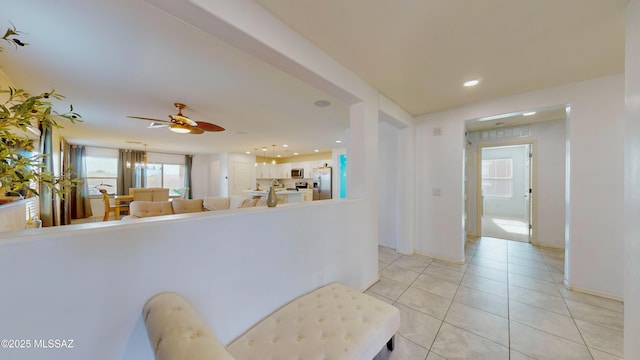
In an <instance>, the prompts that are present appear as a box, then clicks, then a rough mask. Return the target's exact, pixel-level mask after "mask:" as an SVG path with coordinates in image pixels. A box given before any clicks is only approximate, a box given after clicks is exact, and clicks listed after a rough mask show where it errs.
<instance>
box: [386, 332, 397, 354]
mask: <svg viewBox="0 0 640 360" xmlns="http://www.w3.org/2000/svg"><path fill="white" fill-rule="evenodd" d="M395 338H396V336H395V335H393V336H392V337H391V339H389V341H387V349H389V351H393V348H394V347H395Z"/></svg>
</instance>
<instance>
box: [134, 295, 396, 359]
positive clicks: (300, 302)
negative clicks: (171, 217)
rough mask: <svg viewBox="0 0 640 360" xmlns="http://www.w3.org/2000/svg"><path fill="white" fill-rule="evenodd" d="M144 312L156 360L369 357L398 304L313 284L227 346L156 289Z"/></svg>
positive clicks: (389, 328)
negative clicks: (317, 286) (304, 292)
mask: <svg viewBox="0 0 640 360" xmlns="http://www.w3.org/2000/svg"><path fill="white" fill-rule="evenodd" d="M143 316H144V319H145V324H146V327H147V333H148V335H149V341H150V342H151V345H152V346H153V349H154V353H155V354H156V359H158V360H173V359H224V360H227V359H230V360H233V359H236V360H240V359H243V360H244V359H246V360H252V359H255V360H265V359H272V360H288V359H318V360H319V359H357V360H361V359H362V360H369V359H373V357H375V355H376V354H377V353H378V352H380V350H381V349H382V348H383V347H384V344H385V343H386V344H387V347H388V348H389V349H390V350H393V337H394V335H395V333H396V331H397V330H398V328H399V326H400V312H399V311H398V309H397V308H395V307H393V306H391V305H389V304H387V303H385V302H383V301H380V300H378V299H375V298H373V297H371V296H369V295H367V294H363V293H360V292H358V291H356V290H353V289H351V288H348V287H346V286H344V285H342V284H338V283H333V284H329V285H326V286H323V287H321V288H318V289H316V290H314V291H312V292H310V293H308V294H306V295H303V296H301V297H299V298H297V299H295V300H293V301H292V302H290V303H288V304H286V305H284V306H283V307H281V308H280V309H278V310H276V311H275V312H274V313H272V314H271V315H269V316H268V317H266V318H264V319H263V320H262V321H260V322H259V323H258V324H256V325H254V326H253V327H252V328H251V329H249V330H248V331H247V332H245V333H244V334H243V335H241V336H240V337H238V338H237V339H235V340H234V341H232V342H231V343H230V344H229V345H228V346H227V347H226V348H225V347H223V346H222V345H221V344H220V341H219V340H218V339H217V338H216V336H215V335H214V334H213V333H212V332H211V330H209V328H208V327H207V325H206V324H205V323H204V322H203V321H202V320H201V319H200V317H199V316H198V315H197V314H196V313H195V311H194V310H193V309H192V308H191V307H190V306H189V304H188V303H187V302H186V301H185V300H184V299H183V298H182V297H180V296H179V295H177V294H175V293H161V294H158V295H156V296H154V297H153V298H151V299H150V300H149V301H148V302H147V304H146V305H145V306H144V310H143Z"/></svg>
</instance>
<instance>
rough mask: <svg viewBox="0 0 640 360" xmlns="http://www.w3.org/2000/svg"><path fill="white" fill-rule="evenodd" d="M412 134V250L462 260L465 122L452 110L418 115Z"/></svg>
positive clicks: (452, 259)
mask: <svg viewBox="0 0 640 360" xmlns="http://www.w3.org/2000/svg"><path fill="white" fill-rule="evenodd" d="M415 131H416V140H415V143H416V150H415V151H416V152H415V159H416V165H415V167H416V170H415V172H416V234H415V241H414V246H415V251H416V252H417V253H420V254H425V255H429V256H433V257H437V258H442V259H447V260H451V261H460V262H461V261H464V247H463V243H464V224H463V208H464V201H463V197H462V194H463V190H464V184H463V179H462V170H463V167H464V164H463V150H464V121H463V120H458V118H457V116H455V111H453V112H443V113H438V114H432V115H423V116H418V117H416V130H415ZM434 131H439V132H440V134H441V135H437V136H436V135H434Z"/></svg>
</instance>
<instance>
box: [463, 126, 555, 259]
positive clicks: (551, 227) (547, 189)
mask: <svg viewBox="0 0 640 360" xmlns="http://www.w3.org/2000/svg"><path fill="white" fill-rule="evenodd" d="M565 128H566V120H565V119H561V120H554V121H546V122H543V123H538V124H531V125H529V132H530V135H529V136H528V137H526V138H502V139H488V140H482V137H481V136H480V135H481V134H480V132H473V133H471V134H470V135H471V141H472V145H471V146H469V147H468V148H467V162H468V168H467V170H468V171H467V177H468V179H469V184H468V201H467V230H468V232H469V233H470V234H474V235H479V234H478V229H477V216H478V215H477V210H478V209H477V201H476V200H477V158H478V157H477V148H478V145H485V144H492V145H494V144H495V145H500V144H507V143H512V142H513V141H514V139H517V141H522V142H533V143H534V144H535V152H536V157H535V159H534V162H535V169H534V174H533V175H534V182H535V183H536V188H537V194H535V195H534V196H535V201H536V207H535V209H534V211H535V215H534V217H535V221H536V223H535V225H534V226H535V232H534V236H535V238H534V239H533V242H534V243H537V244H540V245H546V246H552V247H559V248H564V224H565V207H564V202H565V200H564V199H565V170H566V166H565V165H566V164H565V163H566V161H565V160H566V156H565V144H566V131H565Z"/></svg>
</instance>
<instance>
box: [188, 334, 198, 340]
mask: <svg viewBox="0 0 640 360" xmlns="http://www.w3.org/2000/svg"><path fill="white" fill-rule="evenodd" d="M199 337H200V333H193V334H191V337H190V338H191V340H195V339H197V338H199Z"/></svg>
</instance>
